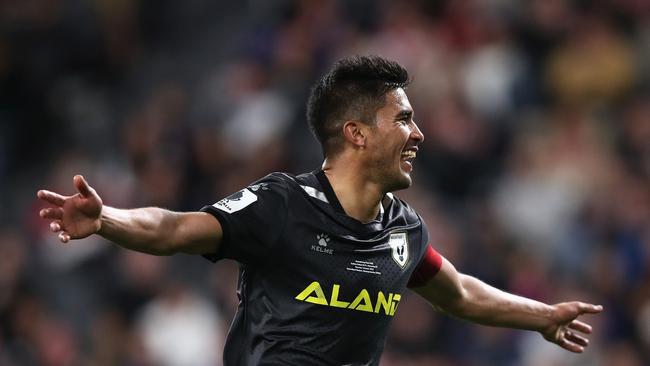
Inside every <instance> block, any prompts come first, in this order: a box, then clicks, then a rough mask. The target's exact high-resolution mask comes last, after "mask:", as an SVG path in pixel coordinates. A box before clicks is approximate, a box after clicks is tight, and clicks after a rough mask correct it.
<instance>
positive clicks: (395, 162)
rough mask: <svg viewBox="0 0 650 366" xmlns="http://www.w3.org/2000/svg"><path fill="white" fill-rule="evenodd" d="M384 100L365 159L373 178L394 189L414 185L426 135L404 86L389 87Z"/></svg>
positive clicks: (386, 189) (372, 130)
mask: <svg viewBox="0 0 650 366" xmlns="http://www.w3.org/2000/svg"><path fill="white" fill-rule="evenodd" d="M385 101H386V102H385V104H384V106H383V107H381V108H380V109H379V110H377V113H376V118H375V119H376V123H375V125H374V126H372V127H371V128H370V133H369V134H368V139H367V147H366V149H367V152H368V161H367V162H366V163H367V167H368V169H369V172H370V174H369V177H370V179H373V180H374V181H376V182H377V183H379V184H381V185H382V186H383V187H384V190H385V191H386V192H391V191H396V190H400V189H405V188H408V187H409V186H410V185H411V171H413V160H414V159H415V156H416V153H417V150H418V147H417V145H418V144H419V143H420V142H422V141H424V135H422V131H420V129H419V128H418V126H417V125H416V124H415V122H414V121H413V108H411V103H410V102H409V100H408V98H407V96H406V93H405V92H404V89H402V88H398V89H394V90H391V91H389V92H388V93H386V95H385Z"/></svg>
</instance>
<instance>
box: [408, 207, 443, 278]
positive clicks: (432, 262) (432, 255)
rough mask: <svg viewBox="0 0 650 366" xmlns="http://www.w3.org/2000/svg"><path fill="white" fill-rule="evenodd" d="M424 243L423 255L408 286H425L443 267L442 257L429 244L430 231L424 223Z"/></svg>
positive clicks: (422, 244) (422, 246)
mask: <svg viewBox="0 0 650 366" xmlns="http://www.w3.org/2000/svg"><path fill="white" fill-rule="evenodd" d="M420 221H421V222H422V242H421V243H420V245H421V248H422V249H423V250H422V251H421V253H422V255H421V257H420V260H419V262H418V265H417V267H415V270H414V271H413V273H412V274H411V278H410V279H409V282H408V284H407V286H408V287H409V288H415V287H420V286H423V285H425V284H426V283H427V282H429V280H430V279H432V278H433V277H435V275H436V274H437V273H438V272H439V271H440V268H441V267H442V256H441V255H440V254H439V253H438V252H437V251H436V250H435V249H433V247H432V246H431V245H430V244H429V231H428V230H427V227H426V225H425V224H424V221H422V220H421V219H420Z"/></svg>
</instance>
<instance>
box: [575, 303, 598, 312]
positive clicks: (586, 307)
mask: <svg viewBox="0 0 650 366" xmlns="http://www.w3.org/2000/svg"><path fill="white" fill-rule="evenodd" d="M579 309H580V313H583V314H584V313H587V314H597V313H600V312H601V311H603V307H602V305H593V304H585V303H583V302H581V303H580V304H579Z"/></svg>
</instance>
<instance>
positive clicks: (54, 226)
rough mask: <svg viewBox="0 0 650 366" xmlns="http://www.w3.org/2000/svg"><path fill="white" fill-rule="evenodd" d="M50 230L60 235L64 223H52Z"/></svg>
mask: <svg viewBox="0 0 650 366" xmlns="http://www.w3.org/2000/svg"><path fill="white" fill-rule="evenodd" d="M50 230H51V231H52V232H55V233H58V232H59V231H61V230H63V223H62V222H61V221H60V220H55V221H52V222H50Z"/></svg>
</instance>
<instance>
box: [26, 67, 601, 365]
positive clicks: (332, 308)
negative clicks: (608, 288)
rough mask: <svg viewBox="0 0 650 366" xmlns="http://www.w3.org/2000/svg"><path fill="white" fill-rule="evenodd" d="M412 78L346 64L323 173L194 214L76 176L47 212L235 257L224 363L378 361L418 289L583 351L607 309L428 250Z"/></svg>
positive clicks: (129, 235) (259, 188)
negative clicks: (548, 298) (482, 274)
mask: <svg viewBox="0 0 650 366" xmlns="http://www.w3.org/2000/svg"><path fill="white" fill-rule="evenodd" d="M408 81H409V77H408V73H407V71H406V70H405V69H404V68H402V67H401V66H400V65H398V64H397V63H395V62H392V61H389V60H386V59H383V58H380V57H351V58H345V59H342V60H340V61H338V62H337V63H336V64H335V65H334V67H333V68H332V69H331V70H330V71H329V73H327V74H326V75H325V76H323V77H322V78H321V79H320V80H319V81H318V83H317V84H316V85H315V87H314V88H313V90H312V93H311V96H310V98H309V105H308V113H307V114H308V116H307V117H308V118H307V119H308V122H309V125H310V127H311V129H312V131H313V132H314V135H315V136H316V138H317V139H318V141H319V142H320V144H321V146H322V150H323V153H324V156H325V160H324V162H323V165H322V167H321V169H318V170H316V171H314V172H311V173H306V174H302V175H298V176H294V175H290V174H285V173H273V174H270V175H268V176H266V177H264V178H262V179H260V180H259V181H257V182H255V183H253V184H251V185H250V186H248V187H246V188H244V189H242V190H241V191H239V192H236V193H234V194H233V195H231V196H229V197H227V198H224V199H222V200H220V201H218V202H217V203H215V204H213V205H207V206H205V207H204V208H203V209H201V210H200V212H184V213H181V212H171V211H168V210H164V209H160V208H154V207H148V208H138V209H131V210H125V209H117V208H113V207H109V206H106V205H103V204H102V200H101V198H100V196H99V195H98V194H97V192H96V191H95V190H94V189H93V188H91V187H90V186H89V185H88V183H87V182H86V181H85V180H84V178H83V177H81V176H79V175H77V176H75V177H74V178H73V183H74V186H75V187H76V189H77V190H78V193H77V194H75V195H73V196H63V195H60V194H57V193H54V192H50V191H46V190H40V191H39V192H38V197H39V198H40V199H42V200H44V201H46V202H48V203H50V204H52V205H54V207H50V208H44V209H42V210H41V211H40V216H41V217H43V218H45V219H49V220H52V221H51V223H50V228H51V230H52V231H53V232H55V233H58V238H59V239H60V241H62V242H64V243H66V242H68V241H69V240H71V239H80V238H84V237H86V236H89V235H92V234H99V235H101V236H103V237H104V238H106V239H108V240H111V241H113V242H115V243H117V244H118V245H120V246H123V247H125V248H128V249H132V250H137V251H140V252H145V253H151V254H156V255H170V254H173V253H177V252H183V253H192V254H200V255H204V256H205V257H206V258H208V259H210V260H212V261H216V260H219V259H220V258H231V259H234V260H236V261H238V262H239V263H240V275H239V284H238V291H237V295H238V297H239V307H238V309H237V313H236V315H235V319H234V321H233V323H232V326H231V329H230V332H229V335H228V339H227V342H226V346H225V351H224V363H225V364H226V365H266V364H287V365H300V366H302V365H344V364H345V365H377V364H378V363H379V359H380V355H381V352H382V349H383V345H384V342H385V338H386V333H387V329H388V326H389V324H390V321H391V319H392V317H393V316H394V315H395V312H396V310H397V309H398V306H399V303H400V300H401V298H402V296H403V294H404V292H405V291H406V288H407V287H408V288H411V289H412V290H414V291H415V292H417V293H418V294H420V295H421V296H422V297H424V298H425V299H426V300H427V301H428V302H430V303H431V305H432V306H433V307H434V308H435V309H438V310H440V311H443V312H445V313H448V314H451V315H454V316H457V317H460V318H463V319H467V320H470V321H473V322H476V323H480V324H486V325H492V326H500V327H511V328H518V329H527V330H532V331H537V332H539V333H541V335H542V336H543V337H544V338H545V339H546V340H548V341H550V342H553V343H556V344H557V345H559V346H560V347H562V348H564V349H566V350H569V351H572V352H578V353H579V352H582V351H583V350H584V347H586V346H587V345H588V343H589V342H588V340H587V338H586V337H585V334H589V333H590V332H591V327H590V326H589V325H588V324H586V323H584V322H582V321H580V320H578V319H577V318H578V317H579V316H580V315H582V314H586V313H598V312H600V311H601V310H602V307H601V306H596V305H591V304H586V303H582V302H566V303H560V304H555V305H547V304H544V303H541V302H538V301H534V300H531V299H527V298H523V297H519V296H516V295H513V294H509V293H506V292H503V291H500V290H498V289H496V288H494V287H491V286H489V285H487V284H485V283H483V282H481V281H480V280H478V279H476V278H474V277H471V276H467V275H464V274H461V273H459V272H457V271H456V269H455V268H454V266H453V265H452V264H451V263H449V261H447V260H446V259H445V258H444V257H442V256H441V255H440V254H438V253H437V252H436V251H435V249H434V248H433V247H432V246H431V245H430V243H429V238H428V232H427V228H426V225H425V224H424V223H423V222H422V219H421V218H420V216H418V214H417V213H416V212H415V211H413V209H412V208H411V207H409V206H408V205H407V204H406V203H405V202H403V201H401V200H400V199H399V198H397V197H396V196H394V195H393V194H392V193H391V192H394V191H398V190H401V189H405V188H408V187H409V186H410V185H411V176H410V175H411V171H412V169H413V165H412V164H413V160H414V159H415V158H416V155H417V151H418V145H419V144H420V143H421V142H422V141H423V140H424V136H423V135H422V132H421V131H420V130H419V129H418V126H417V125H416V123H415V121H414V119H413V109H412V108H411V105H410V103H409V100H408V98H407V96H406V93H405V88H406V86H407V84H408ZM433 244H435V243H433Z"/></svg>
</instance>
